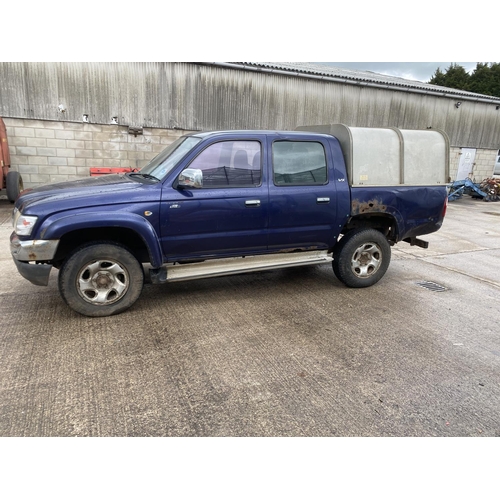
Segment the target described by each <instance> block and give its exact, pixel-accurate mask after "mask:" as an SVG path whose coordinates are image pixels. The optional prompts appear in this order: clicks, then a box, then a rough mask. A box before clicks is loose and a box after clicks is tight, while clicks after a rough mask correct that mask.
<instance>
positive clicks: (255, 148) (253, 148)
mask: <svg viewBox="0 0 500 500" xmlns="http://www.w3.org/2000/svg"><path fill="white" fill-rule="evenodd" d="M261 156H262V154H261V144H260V142H258V141H224V142H217V143H215V144H212V145H211V146H208V148H206V149H205V150H203V151H202V152H201V153H200V154H199V155H198V156H197V157H196V158H195V159H194V160H193V161H192V162H191V164H190V165H189V168H196V169H199V170H201V171H202V173H203V188H208V189H210V188H227V187H256V186H259V185H260V180H261Z"/></svg>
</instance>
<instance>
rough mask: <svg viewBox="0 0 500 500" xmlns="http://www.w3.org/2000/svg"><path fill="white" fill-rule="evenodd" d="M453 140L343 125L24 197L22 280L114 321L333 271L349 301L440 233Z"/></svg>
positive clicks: (175, 155) (242, 135)
mask: <svg viewBox="0 0 500 500" xmlns="http://www.w3.org/2000/svg"><path fill="white" fill-rule="evenodd" d="M448 151H449V146H448V142H447V137H446V135H445V134H444V133H441V132H439V131H434V130H432V131H409V130H407V131H405V130H399V129H392V128H387V129H370V128H353V127H347V126H344V125H328V126H327V125H323V126H319V127H304V128H303V129H301V130H295V131H290V132H285V131H248V130H243V131H218V132H203V133H194V134H188V135H185V136H183V137H180V138H179V139H178V140H176V141H175V142H174V143H172V144H171V145H169V146H168V147H167V148H166V149H165V150H164V151H163V152H161V153H160V154H159V155H158V156H156V157H155V158H154V159H153V160H151V162H150V163H149V164H148V165H146V166H145V167H143V168H142V169H141V170H137V171H134V172H130V173H127V174H120V175H106V176H101V177H89V178H86V179H80V180H75V181H70V182H63V183H58V184H53V185H46V186H41V187H37V188H34V189H27V190H25V191H23V192H22V193H21V195H20V196H19V197H18V199H17V200H16V203H15V207H14V210H13V227H14V232H13V233H12V235H11V238H10V243H11V253H12V257H13V260H14V262H15V264H16V266H17V269H18V271H19V273H20V274H21V275H22V276H23V277H25V278H26V279H27V280H29V281H30V282H31V283H33V284H35V285H47V284H48V281H49V274H50V272H51V270H52V268H56V269H58V270H59V273H58V284H59V291H60V294H61V296H62V298H63V299H64V300H65V302H66V303H67V304H68V306H69V307H71V308H72V309H74V310H75V311H77V312H78V313H80V314H83V315H86V316H109V315H112V314H117V313H120V312H122V311H124V310H126V309H127V308H129V307H130V306H131V305H132V304H134V302H135V301H136V300H137V299H138V298H139V296H140V294H141V291H142V288H143V284H144V281H145V275H146V274H147V273H149V278H150V281H151V282H152V283H153V284H159V283H167V282H169V281H180V280H189V279H197V278H207V277H213V276H223V275H229V274H236V273H241V272H250V271H260V270H268V269H277V268H284V267H293V266H301V265H310V264H321V263H325V262H331V263H332V265H333V271H334V273H335V275H336V276H337V278H338V279H339V280H340V281H341V282H342V283H344V284H345V285H347V286H348V287H367V286H370V285H373V284H374V283H376V282H378V281H379V280H380V278H382V276H383V275H384V273H385V272H386V270H387V268H388V266H389V262H390V258H391V246H392V245H394V244H396V243H398V242H400V241H404V242H407V243H409V244H411V245H419V246H422V247H424V248H426V247H427V243H426V242H425V241H422V240H421V239H419V238H418V237H419V236H420V235H423V234H428V233H432V232H434V231H437V230H438V229H439V228H440V227H441V225H442V222H443V218H444V215H445V211H446V203H447V192H446V181H447V178H446V177H447V173H448Z"/></svg>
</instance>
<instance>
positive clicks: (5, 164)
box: [0, 117, 24, 203]
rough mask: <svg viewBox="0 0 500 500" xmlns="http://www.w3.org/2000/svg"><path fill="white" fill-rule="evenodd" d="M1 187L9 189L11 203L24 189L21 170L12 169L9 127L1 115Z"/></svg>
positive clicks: (8, 194)
mask: <svg viewBox="0 0 500 500" xmlns="http://www.w3.org/2000/svg"><path fill="white" fill-rule="evenodd" d="M0 167H1V174H0V189H6V190H7V198H8V199H9V201H10V202H11V203H14V201H16V198H17V197H18V195H19V193H20V192H21V191H22V190H23V189H24V187H23V179H22V178H21V175H20V174H19V172H17V171H15V170H10V154H9V144H8V142H7V129H6V128H5V123H4V121H3V120H2V118H1V117H0Z"/></svg>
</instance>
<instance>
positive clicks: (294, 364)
mask: <svg viewBox="0 0 500 500" xmlns="http://www.w3.org/2000/svg"><path fill="white" fill-rule="evenodd" d="M11 209H12V205H11V204H10V203H9V202H8V201H7V200H6V199H5V198H4V199H0V276H1V280H0V436H500V309H499V305H500V203H485V202H483V201H479V200H474V199H472V198H470V197H467V196H465V197H464V198H462V199H461V200H458V201H455V202H452V203H450V205H449V208H448V214H447V217H446V219H445V223H444V225H443V228H442V229H441V230H440V231H438V232H437V233H434V234H432V235H427V236H425V237H423V239H426V240H428V241H429V242H430V246H429V249H428V250H423V249H420V248H418V247H410V246H409V245H407V244H405V243H401V244H399V245H397V246H396V247H394V248H393V259H392V262H391V265H390V267H389V270H388V272H387V274H386V276H385V277H384V278H383V279H382V281H381V282H379V283H378V284H377V285H375V286H373V287H371V288H367V289H357V290H356V289H348V288H346V287H344V286H343V285H342V284H341V283H340V282H339V281H337V279H336V278H335V277H334V274H333V271H332V269H331V266H330V265H321V266H314V267H304V268H296V269H288V270H278V271H267V272H260V273H253V274H246V275H238V276H231V277H224V278H211V279H205V280H199V281H190V282H181V283H171V284H168V285H163V286H153V285H146V286H145V288H144V291H143V294H142V296H141V297H140V299H139V300H138V301H137V302H136V304H135V305H134V306H133V307H132V308H131V309H130V310H128V311H126V312H125V313H123V314H121V315H118V316H113V317H108V318H96V319H92V318H87V317H83V316H80V315H78V314H77V313H75V312H73V311H72V310H70V309H69V308H68V307H67V306H66V305H65V304H64V302H63V300H62V299H61V298H60V296H59V293H58V290H57V271H52V274H51V279H50V283H49V286H48V287H37V286H34V285H32V284H31V283H29V282H28V281H26V280H25V279H23V278H22V277H21V276H20V275H19V274H18V272H17V270H16V268H15V266H14V264H13V262H12V260H11V256H10V251H9V236H10V233H11V231H12V227H11V225H10V212H11ZM424 281H427V282H433V283H436V284H437V285H440V286H441V287H443V288H444V290H442V291H435V290H430V289H428V288H425V287H423V286H421V285H418V284H417V283H419V282H424Z"/></svg>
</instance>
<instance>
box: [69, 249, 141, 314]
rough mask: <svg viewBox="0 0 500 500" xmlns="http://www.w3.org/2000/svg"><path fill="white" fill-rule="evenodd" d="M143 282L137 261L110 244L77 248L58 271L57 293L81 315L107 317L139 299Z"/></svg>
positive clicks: (123, 309) (127, 252)
mask: <svg viewBox="0 0 500 500" xmlns="http://www.w3.org/2000/svg"><path fill="white" fill-rule="evenodd" d="M143 284H144V272H143V269H142V266H141V264H140V263H139V261H138V260H137V259H136V258H135V257H134V256H133V255H132V254H131V253H130V252H129V251H128V250H127V249H126V248H124V247H122V246H120V245H117V244H114V243H98V244H92V245H88V246H84V247H81V248H80V249H77V250H76V251H75V252H74V253H73V254H71V255H70V256H69V257H68V258H67V259H66V261H65V262H64V264H63V265H62V267H61V269H60V271H59V292H60V293H61V296H62V297H63V299H64V301H65V302H66V303H67V304H68V306H69V307H71V308H72V309H73V310H75V311H76V312H78V313H80V314H83V315H84V316H92V317H97V316H111V315H112V314H118V313H121V312H123V311H125V310H126V309H128V308H129V307H130V306H131V305H132V304H133V303H134V302H135V301H136V300H137V299H138V298H139V296H140V294H141V291H142V287H143Z"/></svg>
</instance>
